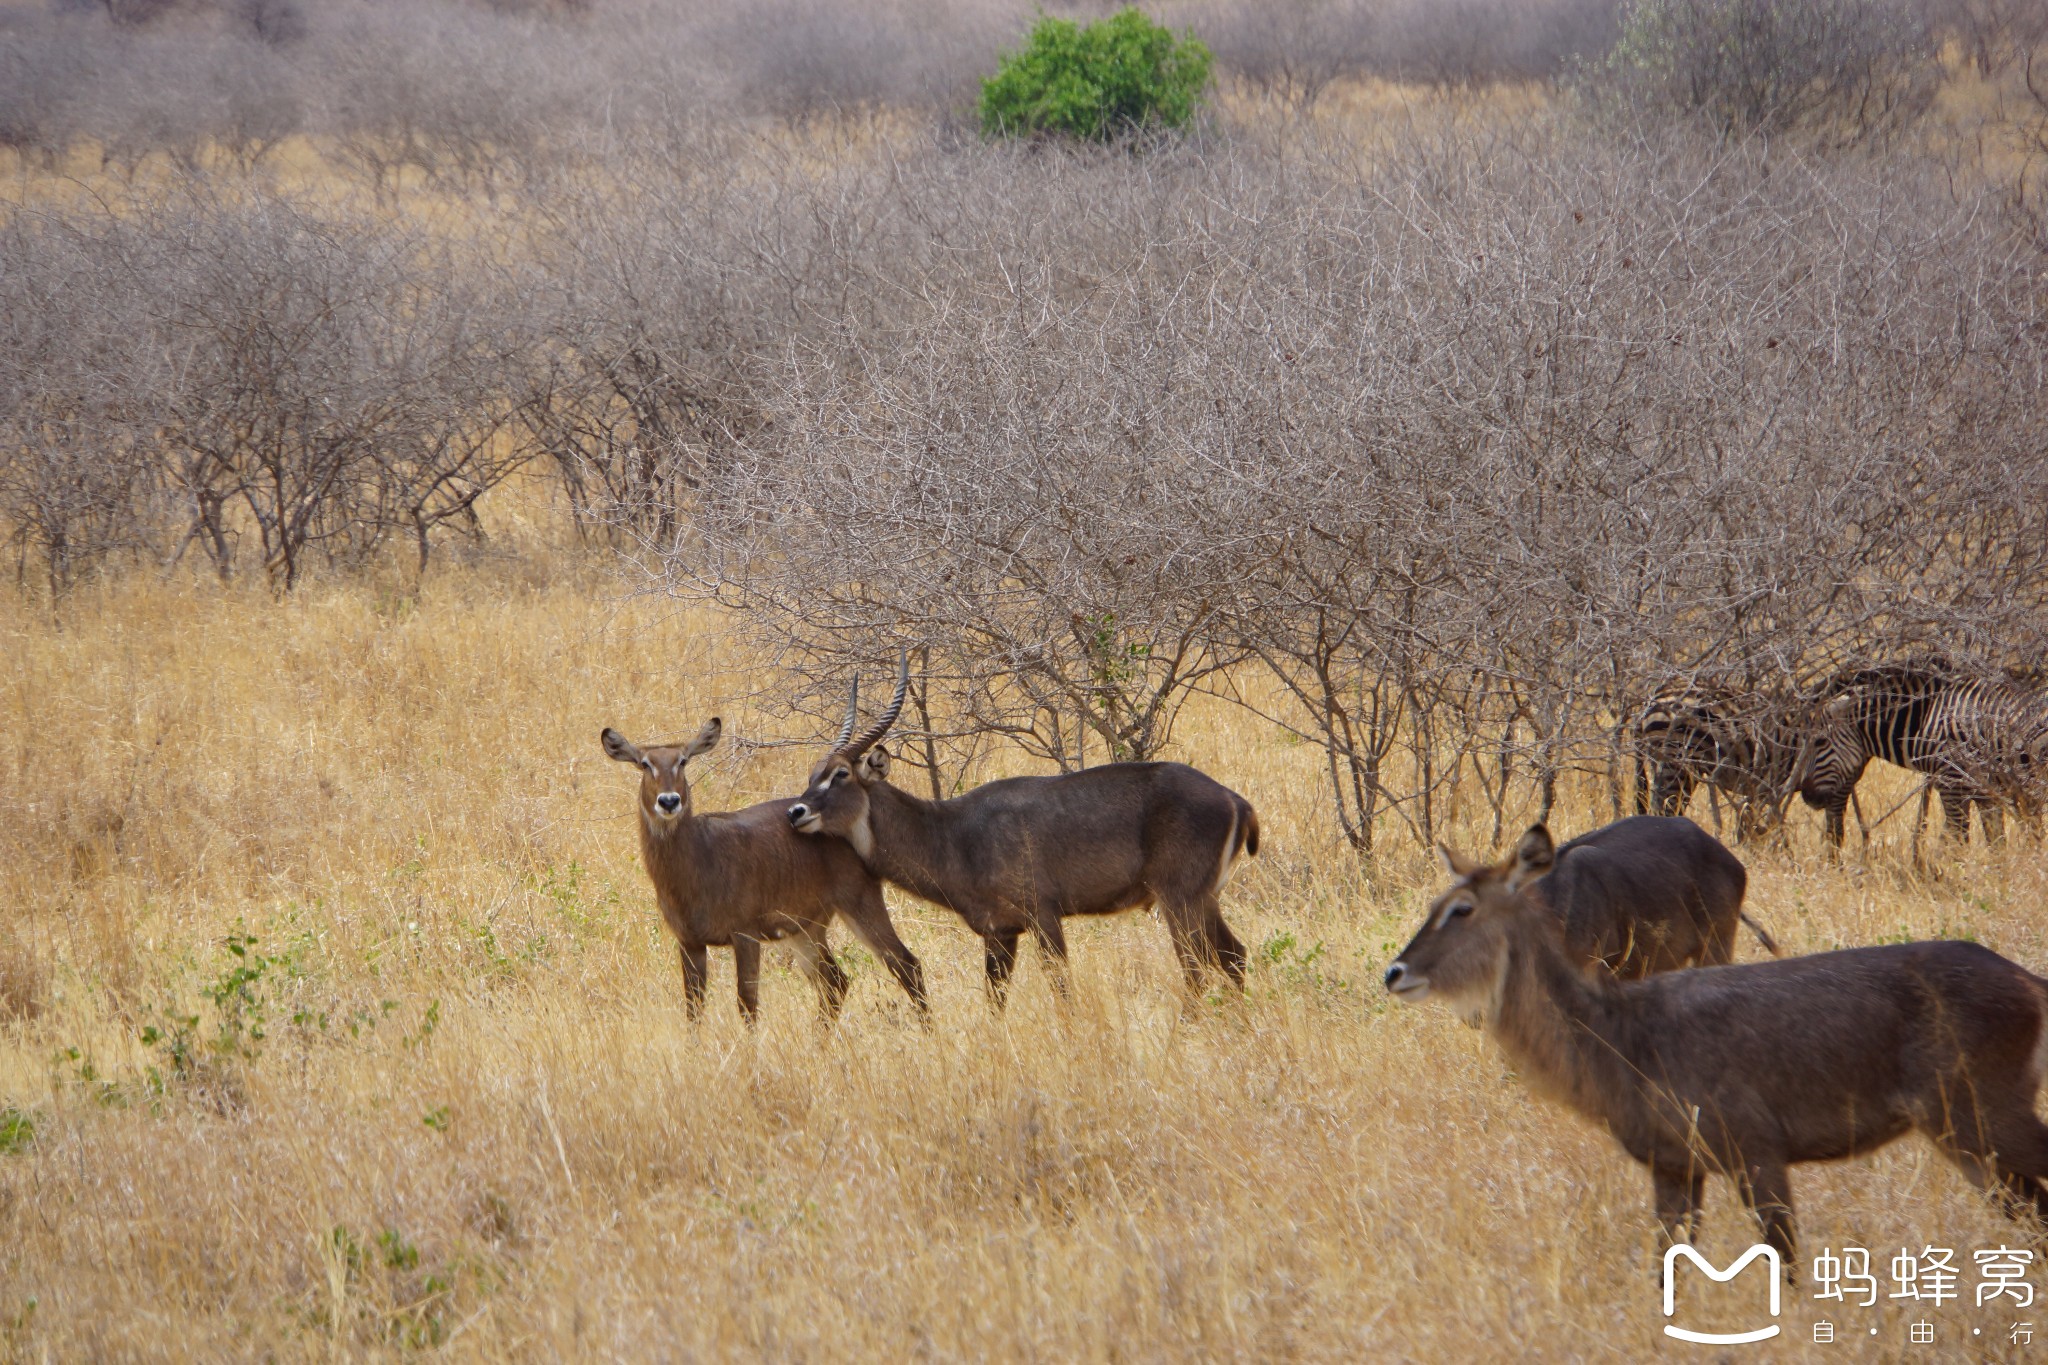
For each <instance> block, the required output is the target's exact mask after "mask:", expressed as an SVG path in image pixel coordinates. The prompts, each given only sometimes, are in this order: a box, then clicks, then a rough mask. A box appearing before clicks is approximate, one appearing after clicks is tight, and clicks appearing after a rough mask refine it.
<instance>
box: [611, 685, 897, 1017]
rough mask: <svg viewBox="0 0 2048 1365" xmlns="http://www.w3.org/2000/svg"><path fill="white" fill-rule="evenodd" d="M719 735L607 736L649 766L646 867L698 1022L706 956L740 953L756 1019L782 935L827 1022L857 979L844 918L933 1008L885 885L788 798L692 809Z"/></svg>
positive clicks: (643, 793)
mask: <svg viewBox="0 0 2048 1365" xmlns="http://www.w3.org/2000/svg"><path fill="white" fill-rule="evenodd" d="M720 728H721V726H720V722H719V720H718V718H717V717H716V716H713V717H712V718H711V719H710V720H709V721H708V722H706V723H705V726H704V728H703V730H701V731H700V732H698V735H697V737H696V738H695V739H693V740H691V741H690V742H689V743H688V744H660V745H653V746H650V747H648V748H644V749H643V748H641V747H640V746H638V745H636V744H634V743H633V742H632V741H631V740H629V739H627V738H626V737H625V736H624V735H622V734H620V733H619V732H618V731H617V730H613V729H609V728H607V729H606V730H605V732H604V734H603V736H602V739H603V742H604V751H605V753H607V754H609V755H610V756H611V757H613V758H615V759H617V760H618V761H619V762H621V763H631V764H632V765H633V766H634V767H636V768H638V769H640V861H641V864H642V865H643V866H644V867H646V869H647V876H648V879H649V880H650V881H652V882H653V883H654V898H655V901H656V903H657V904H658V905H659V906H660V907H661V917H662V919H664V920H665V921H667V923H668V927H669V931H670V932H671V933H673V934H674V935H675V936H676V942H677V943H678V944H679V945H681V948H682V957H683V996H684V1000H685V1002H686V1004H687V1007H688V1009H689V1014H690V1018H691V1019H693V1020H694V1019H696V1018H697V1017H698V1016H700V1015H701V1014H702V1013H703V1010H704V977H705V967H706V963H705V950H706V949H707V948H713V947H726V946H730V947H731V948H732V958H733V966H734V968H735V971H736V974H737V975H738V978H739V996H740V1012H741V1013H742V1014H743V1015H744V1016H745V1017H746V1020H747V1022H748V1023H750V1024H751V1023H753V1022H754V1019H755V1016H756V1015H757V1014H758V1013H759V1010H760V985H759V983H760V977H761V945H762V944H763V943H765V942H774V941H776V940H778V939H784V938H787V939H788V940H789V942H790V946H791V947H792V948H794V949H795V950H796V956H797V962H798V964H799V965H801V966H802V967H803V969H804V971H805V973H806V974H807V975H809V977H810V978H811V983H812V985H814V986H815V987H816V988H817V991H818V999H819V1004H820V1006H821V1007H822V1009H823V1010H824V1013H825V1015H826V1017H828V1018H830V1017H832V1016H834V1015H837V1014H838V1012H839V1006H840V1003H841V1002H842V1001H843V1000H844V999H845V998H846V988H847V980H846V973H845V972H844V971H843V970H841V968H840V966H839V963H838V962H837V961H836V960H835V959H834V958H833V956H832V952H831V949H830V948H829V947H828V946H827V944H826V939H825V934H826V930H827V929H828V928H829V927H830V926H831V923H832V917H833V916H834V915H840V916H843V917H844V918H845V920H846V923H847V924H848V926H849V927H851V928H852V930H853V932H854V933H855V934H856V935H858V936H859V938H860V940H861V941H862V942H863V943H865V944H867V946H868V947H869V948H871V949H872V950H873V951H874V953H875V955H876V956H877V957H879V958H881V960H882V961H883V963H885V964H886V965H887V966H888V968H889V971H890V973H891V974H892V975H893V976H894V977H895V978H896V980H897V982H898V983H899V984H901V985H902V987H903V989H904V990H905V991H906V992H907V993H908V994H909V996H910V998H911V999H912V1000H913V1001H915V1002H916V1004H917V1006H918V1008H919V1009H924V1008H925V994H924V969H923V967H922V966H920V965H919V963H918V960H917V958H916V957H914V956H912V955H911V952H910V949H908V948H906V947H905V946H904V945H903V940H902V939H900V938H898V937H897V936H896V928H895V926H894V925H892V924H891V923H890V922H889V911H888V908H887V906H886V905H884V903H883V901H882V888H881V884H880V883H878V882H877V881H876V880H875V879H874V878H873V877H872V876H870V875H869V873H868V870H867V869H866V868H865V867H863V866H861V861H860V859H858V858H856V857H855V856H854V855H853V852H852V851H851V850H850V849H848V848H847V847H846V846H845V845H843V844H840V843H839V842H837V841H836V840H827V839H803V838H799V837H798V836H797V835H796V834H794V833H793V832H792V831H791V830H790V827H789V821H788V818H787V817H786V816H785V815H784V813H783V811H784V807H785V806H786V804H787V802H785V801H765V802H762V803H761V804H760V805H756V806H748V807H747V808H746V809H744V810H736V811H723V812H717V813H712V814H706V815H697V814H694V813H693V812H692V811H691V809H690V786H689V783H688V781H687V780H686V779H685V777H684V768H685V767H686V766H687V765H688V764H689V761H690V760H691V759H693V758H695V757H697V756H698V755H699V754H702V753H705V752H707V751H709V750H710V749H711V748H712V747H714V746H715V745H716V744H717V743H718V736H719V732H720ZM850 732H851V726H849V727H848V731H847V732H846V733H850ZM841 738H842V740H843V739H844V738H845V734H844V733H842V735H841Z"/></svg>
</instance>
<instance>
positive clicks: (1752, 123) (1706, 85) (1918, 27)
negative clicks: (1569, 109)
mask: <svg viewBox="0 0 2048 1365" xmlns="http://www.w3.org/2000/svg"><path fill="white" fill-rule="evenodd" d="M1940 78H1941V67H1940V62H1939V51H1938V43H1937V41H1936V39H1935V35H1934V33H1933V32H1932V30H1931V29H1930V28H1929V27H1928V25H1927V23H1926V18H1925V13H1924V11H1922V10H1921V9H1920V8H1919V7H1917V6H1916V5H1914V4H1911V3H1908V0H1631V3H1630V4H1629V5H1628V6H1627V7H1626V8H1625V9H1624V10H1623V11H1622V18H1621V27H1620V34H1619V37H1618V38H1617V40H1616V42H1615V45H1614V47H1613V48H1612V50H1611V51H1609V52H1608V54H1607V55H1606V57H1605V58H1603V59H1601V60H1599V61H1597V62H1593V63H1590V64H1588V65H1586V66H1584V67H1583V68H1582V69H1581V71H1580V75H1579V79H1578V84H1579V87H1580V89H1581V90H1582V91H1583V92H1584V93H1585V94H1586V95H1587V96H1588V97H1589V98H1591V99H1592V100H1594V101H1595V102H1616V103H1618V104H1619V105H1620V106H1621V107H1622V108H1624V109H1626V110H1629V111H1633V112H1635V113H1649V114H1657V115H1672V114H1678V115H1697V116H1700V117H1703V118H1706V119H1707V120H1709V121H1710V122H1711V123H1712V124H1713V125H1714V126H1715V127H1716V128H1718V129H1720V130H1721V131H1723V132H1726V133H1733V134H1745V133H1750V132H1776V131H1781V130H1787V129H1795V128H1796V129H1803V130H1805V131H1807V132H1809V133H1811V134H1813V135H1815V136H1818V137H1820V138H1821V139H1823V140H1826V141H1831V142H1836V143H1853V142H1859V141H1866V140H1868V139H1870V138H1873V137H1877V136H1882V135H1884V134H1888V133H1891V132H1894V131H1896V130H1897V129H1898V128H1900V127H1902V126H1904V125H1905V124H1907V123H1910V122H1911V121H1912V120H1913V119H1914V118H1916V117H1918V116H1919V115H1920V114H1921V113H1922V112H1923V111H1925V110H1926V108H1927V107H1928V105H1929V104H1930V103H1932V101H1933V98H1934V93H1935V90H1936V88H1937V87H1938V85H1939V83H1940Z"/></svg>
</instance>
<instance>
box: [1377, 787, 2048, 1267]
mask: <svg viewBox="0 0 2048 1365" xmlns="http://www.w3.org/2000/svg"><path fill="white" fill-rule="evenodd" d="M1444 857H1445V861H1446V862H1447V863H1448V864H1449V866H1450V869H1451V872H1452V873H1453V874H1454V875H1455V876H1456V878H1457V880H1456V881H1455V882H1454V883H1452V885H1451V889H1450V890H1448V891H1446V892H1444V893H1443V894H1442V895H1441V896H1439V897H1437V899H1436V901H1435V902H1434V903H1433V904H1432V905H1431V906H1430V908H1429V918H1428V919H1427V920H1426V921H1425V922H1424V923H1423V926H1422V929H1421V930H1420V931H1419V932H1418V933H1417V934H1416V935H1415V937H1414V938H1413V939H1412V940H1410V942H1409V944H1408V946H1407V947H1406V948H1404V949H1402V950H1401V955H1400V956H1399V957H1398V958H1396V959H1395V960H1394V963H1393V965H1392V966H1390V967H1389V968H1387V989H1388V990H1390V991H1392V992H1393V993H1394V994H1395V995H1396V996H1398V997H1400V998H1401V999H1403V1000H1408V1001H1420V1000H1423V999H1429V998H1434V999H1440V1000H1442V1001H1444V1002H1445V1003H1446V1004H1448V1005H1450V1006H1451V1007H1452V1008H1453V1009H1456V1010H1458V1011H1460V1012H1462V1013H1464V1014H1465V1015H1466V1016H1467V1017H1469V1018H1472V1019H1473V1020H1474V1021H1475V1022H1478V1023H1481V1024H1483V1025H1484V1026H1485V1028H1486V1029H1487V1030H1488V1032H1490V1033H1492V1034H1493V1036H1494V1038H1495V1039H1496V1040H1497V1041H1498V1042H1499V1043H1500V1046H1501V1048H1502V1050H1503V1051H1505V1052H1506V1053H1507V1054H1508V1056H1509V1058H1510V1059H1512V1061H1513V1062H1514V1064H1515V1067H1516V1069H1517V1070H1519V1071H1520V1072H1521V1073H1522V1074H1523V1075H1524V1076H1525V1077H1527V1078H1528V1079H1529V1081H1530V1083H1531V1084H1532V1085H1535V1086H1536V1087H1538V1088H1539V1089H1541V1090H1543V1091H1545V1092H1547V1093H1549V1094H1551V1095H1552V1096H1554V1097H1555V1098H1559V1099H1562V1100H1563V1101H1564V1102H1565V1103H1566V1104H1568V1105H1570V1106H1571V1107H1572V1108H1574V1109H1577V1110H1578V1111H1579V1112H1580V1113H1581V1114H1584V1115H1585V1116H1586V1117H1587V1118H1590V1119H1592V1120H1593V1121H1595V1122H1597V1123H1600V1124H1603V1125H1605V1127H1606V1128H1607V1130H1608V1131H1609V1132H1610V1133H1612V1134H1613V1135H1614V1137H1615V1140H1616V1141H1618V1142H1620V1143H1621V1145H1622V1147H1623V1148H1624V1149H1625V1150H1626V1151H1627V1152H1628V1154H1629V1155H1630V1156H1632V1157H1634V1158H1635V1159H1636V1160H1637V1161H1640V1162H1642V1163H1643V1164H1644V1165H1645V1166H1647V1167H1649V1169H1650V1177H1651V1180H1652V1183H1653V1185H1654V1187H1655V1193H1656V1209H1657V1218H1658V1221H1659V1223H1660V1225H1661V1227H1662V1231H1663V1235H1664V1237H1665V1239H1666V1244H1667V1245H1668V1244H1669V1242H1670V1241H1671V1240H1674V1239H1681V1240H1690V1239H1691V1237H1692V1234H1693V1233H1694V1231H1695V1230H1696V1226H1697V1223H1698V1218H1699V1210H1700V1201H1701V1194H1702V1187H1703V1185H1704V1182H1705V1177H1706V1175H1707V1173H1708V1172H1717V1173H1719V1174H1721V1175H1723V1176H1726V1177H1728V1178H1729V1179H1730V1180H1732V1181H1733V1182H1734V1183H1735V1185H1736V1187H1737V1189H1738V1190H1739V1192H1740V1193H1741V1196H1742V1198H1743V1200H1744V1202H1745V1203H1746V1204H1747V1205H1748V1206H1749V1208H1750V1210H1751V1211H1752V1212H1753V1213H1754V1214H1755V1215H1756V1217H1757V1220H1758V1222H1759V1223H1760V1224H1761V1225H1762V1227H1763V1234H1764V1238H1765V1240H1766V1241H1768V1242H1769V1243H1770V1244H1771V1245H1772V1246H1773V1247H1775V1248H1777V1250H1778V1253H1779V1255H1780V1256H1781V1257H1782V1258H1783V1264H1784V1266H1785V1267H1786V1269H1787V1272H1788V1273H1790V1272H1791V1271H1792V1270H1793V1267H1794V1265H1795V1262H1794V1260H1793V1250H1794V1248H1793V1233H1792V1187H1791V1183H1790V1180H1789V1178H1788V1175H1787V1169H1788V1168H1789V1167H1791V1166H1792V1165H1794V1164H1796V1163H1798V1162H1802V1161H1833V1160H1837V1159H1839V1158H1842V1157H1848V1156H1855V1155H1857V1154H1858V1153H1861V1152H1867V1151H1870V1150H1872V1149H1873V1148H1876V1147H1881V1146H1883V1145H1884V1144H1885V1143H1888V1142H1890V1141H1892V1140H1893V1139H1894V1138H1898V1137H1900V1136H1903V1135H1904V1134H1905V1133H1907V1132H1908V1131H1910V1130H1912V1129H1916V1128H1917V1129H1918V1130H1920V1131H1921V1132H1923V1133H1925V1134H1927V1136H1928V1137H1930V1138H1931V1139H1933V1140H1934V1142H1935V1144H1936V1145H1937V1146H1938V1147H1939V1148H1940V1149H1941V1151H1942V1153H1943V1154H1944V1155H1945V1156H1947V1157H1948V1158H1949V1160H1951V1161H1953V1162H1954V1163H1955V1164H1956V1165H1957V1166H1958V1167H1960V1168H1961V1169H1962V1171H1963V1173H1964V1174H1965V1175H1966V1176H1968V1177H1969V1178H1970V1179H1971V1180H1973V1181H1975V1182H1976V1183H1977V1184H1979V1185H1980V1186H1983V1187H1986V1188H1988V1189H1991V1190H1992V1191H1994V1192H1995V1193H1998V1194H2000V1195H2002V1196H2003V1202H2004V1203H2005V1205H2006V1208H2007V1211H2008V1212H2010V1213H2014V1214H2016V1215H2017V1214H2018V1213H2020V1212H2022V1211H2026V1210H2031V1211H2033V1212H2035V1213H2037V1214H2040V1215H2048V1184H2044V1183H2043V1182H2044V1180H2048V1126H2044V1125H2043V1124H2042V1122H2041V1121H2040V1119H2039V1118H2037V1117H2036V1116H2035V1113H2034V1097H2035V1092H2036V1091H2037V1090H2039V1088H2040V1085H2041V1080H2042V1072H2043V1068H2044V1065H2048V981H2043V980H2042V979H2041V978H2039V977H2037V976H2035V975H2034V974H2033V973H2031V972H2029V971H2027V970H2026V969H2025V968H2023V967H2020V966H2017V965H2016V964H2014V963H2011V962H2008V961H2006V960H2005V959H2004V958H2002V957H2000V956H1999V955H1998V954H1996V953H1994V952H1992V951H1991V950H1990V949H1988V948H1984V947H1980V946H1978V945H1977V944H1974V943H1954V942H1933V943H1905V944H1892V945H1887V946H1884V947H1877V948H1849V949H1844V950H1843V951H1840V952H1832V953H1819V954H1815V955H1814V956H1812V957H1794V958H1786V959H1783V960H1781V961H1777V962H1759V963H1745V964H1742V965H1739V966H1732V967H1703V968H1700V969H1699V970H1696V971H1689V972H1669V973H1665V974H1662V975H1658V976H1652V977H1648V978H1646V979H1644V980H1641V981H1617V980H1615V979H1614V978H1613V977H1611V976H1609V975H1607V974H1606V973H1604V972H1600V971H1591V970H1587V969H1585V968H1584V967H1583V966H1582V965H1581V964H1580V962H1579V960H1578V959H1577V958H1576V957H1575V956H1574V955H1572V954H1570V953H1568V952H1567V951H1566V950H1565V947H1564V940H1563V936H1562V933H1561V931H1560V925H1559V922H1558V919H1557V917H1556V916H1555V915H1553V914H1551V913H1550V911H1549V910H1548V909H1547V908H1546V907H1544V906H1543V905H1542V904H1541V903H1540V902H1539V900H1538V899H1537V898H1536V897H1534V896H1532V895H1530V894H1529V892H1530V890H1531V887H1532V884H1540V883H1538V881H1537V879H1538V878H1540V877H1541V876H1542V874H1543V872H1544V870H1545V869H1546V868H1547V867H1548V866H1549V864H1550V862H1551V857H1552V855H1551V841H1550V833H1549V831H1548V830H1546V829H1544V828H1543V827H1542V826H1541V825H1538V826H1536V827H1535V828H1533V829H1531V830H1530V831H1529V832H1528V833H1527V834H1526V835H1524V836H1523V839H1522V843H1521V847H1520V848H1519V849H1518V850H1517V851H1516V853H1515V855H1514V856H1513V857H1510V858H1509V859H1508V860H1507V861H1505V862H1503V863H1501V864H1500V865H1498V866H1491V867H1490V866H1486V865H1484V864H1478V865H1475V864H1470V863H1465V862H1462V861H1460V860H1458V859H1456V858H1454V857H1453V856H1452V855H1451V854H1450V853H1449V851H1448V850H1446V851H1445V854H1444Z"/></svg>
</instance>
